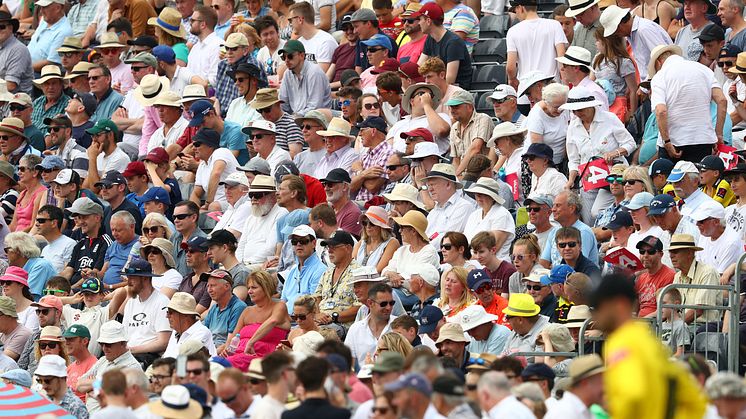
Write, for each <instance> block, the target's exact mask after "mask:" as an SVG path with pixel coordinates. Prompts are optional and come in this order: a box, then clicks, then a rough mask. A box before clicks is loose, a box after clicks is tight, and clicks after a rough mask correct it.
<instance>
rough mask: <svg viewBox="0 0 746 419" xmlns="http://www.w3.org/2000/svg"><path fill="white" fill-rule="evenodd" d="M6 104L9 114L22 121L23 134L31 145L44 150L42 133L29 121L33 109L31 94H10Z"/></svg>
mask: <svg viewBox="0 0 746 419" xmlns="http://www.w3.org/2000/svg"><path fill="white" fill-rule="evenodd" d="M8 104H9V108H10V116H12V117H15V118H18V119H20V120H21V121H23V126H24V128H23V134H24V135H25V136H26V138H28V141H29V143H30V144H31V146H33V147H34V148H35V149H37V150H39V151H44V150H46V149H47V145H46V144H45V142H44V134H42V132H41V131H39V128H36V125H34V123H33V122H32V121H31V113H32V112H33V111H34V107H33V101H32V100H31V96H29V95H28V94H26V93H16V94H15V95H13V96H12V98H11V99H10V101H9V102H8Z"/></svg>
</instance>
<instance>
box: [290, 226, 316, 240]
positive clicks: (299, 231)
mask: <svg viewBox="0 0 746 419" xmlns="http://www.w3.org/2000/svg"><path fill="white" fill-rule="evenodd" d="M290 235H291V236H295V237H308V236H311V237H313V238H314V239H315V238H316V232H315V231H313V229H312V228H311V227H310V226H308V225H306V224H301V225H299V226H297V227H295V228H294V229H293V231H292V232H291V233H290Z"/></svg>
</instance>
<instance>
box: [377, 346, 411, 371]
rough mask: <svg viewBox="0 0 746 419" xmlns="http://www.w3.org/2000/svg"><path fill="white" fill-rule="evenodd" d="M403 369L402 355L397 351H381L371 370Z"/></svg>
mask: <svg viewBox="0 0 746 419" xmlns="http://www.w3.org/2000/svg"><path fill="white" fill-rule="evenodd" d="M403 369H404V357H403V356H402V355H401V354H400V353H399V352H394V351H383V352H381V353H380V354H378V358H376V363H375V364H374V365H373V368H371V372H394V371H402V370H403Z"/></svg>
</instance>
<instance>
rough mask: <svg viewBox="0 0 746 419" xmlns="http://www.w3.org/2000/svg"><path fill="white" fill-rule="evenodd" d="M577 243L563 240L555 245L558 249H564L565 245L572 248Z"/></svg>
mask: <svg viewBox="0 0 746 419" xmlns="http://www.w3.org/2000/svg"><path fill="white" fill-rule="evenodd" d="M577 245H578V242H564V243H557V246H558V247H559V248H560V249H564V248H565V247H569V248H570V249H572V248H574V247H575V246H577Z"/></svg>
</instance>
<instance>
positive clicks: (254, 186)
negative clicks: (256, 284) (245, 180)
mask: <svg viewBox="0 0 746 419" xmlns="http://www.w3.org/2000/svg"><path fill="white" fill-rule="evenodd" d="M276 193H277V188H276V187H275V180H274V178H272V177H271V176H265V175H257V176H256V177H255V178H254V181H253V182H251V186H250V188H249V198H250V199H251V215H250V216H249V217H248V218H247V219H246V223H245V224H244V226H243V229H242V234H241V239H240V240H239V241H238V249H237V250H236V257H237V258H238V260H239V261H242V262H243V263H248V264H261V263H264V262H266V261H267V257H269V256H274V254H275V246H276V245H277V234H276V232H275V226H276V224H277V220H278V219H279V218H280V217H281V216H283V215H285V214H287V213H288V211H287V210H286V209H285V208H282V207H280V206H279V205H277V196H276Z"/></svg>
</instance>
